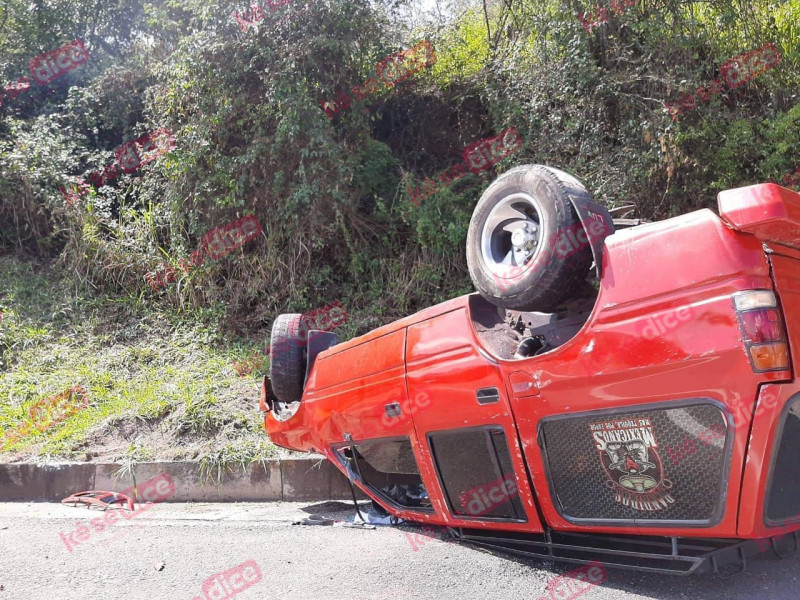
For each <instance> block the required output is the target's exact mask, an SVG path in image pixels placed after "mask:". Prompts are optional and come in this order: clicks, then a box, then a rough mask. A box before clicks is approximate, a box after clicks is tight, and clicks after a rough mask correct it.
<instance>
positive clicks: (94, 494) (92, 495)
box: [61, 490, 134, 510]
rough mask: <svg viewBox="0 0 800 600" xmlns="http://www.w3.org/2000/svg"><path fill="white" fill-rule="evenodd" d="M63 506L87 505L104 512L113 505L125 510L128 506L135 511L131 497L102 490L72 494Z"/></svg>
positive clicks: (63, 502)
mask: <svg viewBox="0 0 800 600" xmlns="http://www.w3.org/2000/svg"><path fill="white" fill-rule="evenodd" d="M61 504H72V506H73V507H74V506H78V504H85V505H86V507H87V508H90V509H91V508H92V506H97V507H100V508H102V509H103V510H107V509H108V507H109V506H113V505H119V507H120V508H123V509H124V507H125V504H127V505H128V508H129V509H130V510H134V508H133V500H131V499H130V497H128V496H126V495H125V494H119V493H117V492H105V491H102V490H91V491H88V492H78V493H77V494H72V495H71V496H67V497H66V498H64V499H63V500H62V501H61Z"/></svg>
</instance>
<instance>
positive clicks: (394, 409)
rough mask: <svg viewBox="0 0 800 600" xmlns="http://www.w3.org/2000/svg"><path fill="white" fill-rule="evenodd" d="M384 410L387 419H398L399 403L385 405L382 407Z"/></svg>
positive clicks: (400, 411)
mask: <svg viewBox="0 0 800 600" xmlns="http://www.w3.org/2000/svg"><path fill="white" fill-rule="evenodd" d="M384 409H385V410H386V416H387V417H399V416H400V415H401V414H402V412H403V411H402V410H400V403H399V402H392V403H391V404H387V405H386V406H384Z"/></svg>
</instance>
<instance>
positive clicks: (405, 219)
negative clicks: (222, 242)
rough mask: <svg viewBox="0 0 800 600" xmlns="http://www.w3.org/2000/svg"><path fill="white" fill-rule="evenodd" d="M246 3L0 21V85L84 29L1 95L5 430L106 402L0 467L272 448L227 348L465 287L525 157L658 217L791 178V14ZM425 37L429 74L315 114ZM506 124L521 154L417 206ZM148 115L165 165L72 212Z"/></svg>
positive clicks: (723, 9)
mask: <svg viewBox="0 0 800 600" xmlns="http://www.w3.org/2000/svg"><path fill="white" fill-rule="evenodd" d="M248 4H249V2H245V1H243V2H241V3H236V4H228V3H219V2H217V1H216V0H130V1H126V2H116V3H114V2H110V3H99V4H98V5H97V6H96V9H95V11H87V10H85V3H83V2H81V1H80V0H38V1H35V2H33V3H32V4H31V3H24V2H22V1H21V0H9V1H8V2H6V3H5V4H4V5H2V6H0V56H2V57H3V58H2V59H0V79H1V80H2V81H3V82H8V83H10V82H17V81H19V79H20V77H22V76H24V75H29V73H28V63H29V61H30V60H31V59H32V58H34V57H36V56H38V55H40V54H42V53H44V52H46V51H49V50H53V49H56V48H59V47H60V46H63V45H64V44H66V43H68V42H70V41H72V40H73V39H82V40H84V42H85V44H86V47H87V48H88V49H89V52H90V55H91V56H90V59H89V60H88V62H86V63H85V64H83V65H81V66H79V67H77V68H75V69H73V70H71V71H69V72H68V73H65V74H63V75H61V76H60V77H58V78H57V79H54V80H53V81H52V82H50V83H49V84H48V85H39V84H36V83H33V84H32V86H31V88H30V89H29V90H27V91H24V92H21V93H19V95H18V96H17V97H16V98H11V97H10V96H9V95H8V94H6V95H4V96H3V101H4V103H3V105H2V106H1V107H0V117H2V120H0V253H2V254H6V255H9V257H7V258H5V259H2V261H1V262H0V275H2V277H0V310H2V311H3V314H4V318H3V320H2V322H0V426H2V427H4V428H5V427H10V426H14V425H15V424H16V423H18V422H20V420H21V419H24V418H25V417H24V414H25V410H26V407H27V406H28V405H30V404H31V403H33V402H35V401H37V400H40V399H42V398H46V397H48V396H52V395H55V394H58V393H60V392H63V391H64V390H65V389H68V388H69V387H71V386H73V385H82V386H84V387H85V388H86V389H87V390H88V391H90V394H91V398H92V400H91V404H90V407H89V408H88V409H87V410H84V411H81V412H80V413H78V414H75V415H73V416H71V417H69V418H68V419H67V420H66V421H65V422H63V423H60V424H59V425H58V427H55V428H54V429H53V430H48V431H47V432H44V433H42V434H41V435H38V436H36V437H33V438H31V439H30V440H27V441H20V442H18V443H17V445H15V446H14V447H12V448H11V449H10V452H11V454H13V453H15V452H17V453H22V454H24V453H29V454H31V455H37V456H45V455H52V456H68V457H79V456H80V455H81V453H82V452H83V453H87V452H88V453H91V452H94V451H96V450H97V449H98V448H102V449H103V450H102V451H101V453H103V454H104V455H105V456H109V457H115V458H116V457H123V458H125V457H127V458H128V459H130V457H134V458H135V459H144V458H151V457H161V458H165V457H172V456H193V457H196V458H198V459H204V460H206V461H207V462H206V464H208V465H209V467H208V469H209V472H210V471H212V470H213V469H214V468H215V465H221V464H228V463H241V462H243V461H245V460H248V459H249V458H250V457H259V458H260V457H263V456H266V455H268V454H269V453H270V452H274V451H275V450H274V449H273V448H271V447H270V446H269V445H268V443H267V442H266V439H265V437H264V436H263V433H261V432H260V431H259V423H258V421H259V419H258V416H259V414H258V413H257V412H255V411H254V408H255V401H256V394H257V374H258V373H257V372H253V373H252V374H251V375H248V376H247V377H246V378H245V379H241V378H239V377H238V376H237V374H236V372H235V370H234V369H233V365H232V361H233V360H234V359H240V360H241V359H243V358H244V357H246V356H248V355H250V353H251V352H252V351H256V352H257V351H258V350H259V349H260V348H263V343H264V340H265V339H266V337H267V335H268V331H269V327H270V325H271V322H272V319H273V318H274V316H275V315H276V314H278V313H281V312H302V311H304V310H310V309H314V308H316V307H320V306H324V305H326V304H328V303H330V302H333V301H336V300H339V301H341V302H342V303H343V304H344V305H345V307H346V308H347V310H348V313H349V315H350V320H349V321H348V323H347V325H346V326H345V327H344V328H343V331H342V332H341V333H343V335H344V337H348V336H351V335H355V334H360V333H363V332H365V331H367V330H369V329H371V328H373V327H375V326H377V325H380V324H382V323H385V322H387V321H390V320H392V319H394V318H397V317H399V316H403V315H406V314H409V313H411V312H413V311H415V310H418V309H420V308H422V307H425V306H428V305H430V304H432V303H435V302H439V301H441V300H444V299H446V298H449V297H452V296H454V295H457V294H461V293H465V292H468V291H470V290H471V288H472V286H471V284H470V282H469V277H468V275H467V270H466V261H465V256H464V251H463V246H464V242H465V239H466V228H467V224H468V221H469V217H470V215H471V212H472V209H473V207H474V205H475V202H476V201H477V198H478V197H479V195H480V193H481V191H482V189H483V188H485V187H486V185H488V183H489V182H490V181H491V180H492V179H493V178H494V177H495V176H496V175H497V174H498V173H499V172H502V171H503V170H505V169H507V168H509V167H511V166H514V165H517V164H524V163H533V162H538V163H546V164H551V165H554V166H558V167H560V168H564V169H566V170H568V171H571V172H573V173H574V174H576V175H577V176H578V177H579V178H581V179H582V180H583V181H584V182H585V183H586V184H587V186H588V187H589V189H590V190H591V191H592V192H593V193H594V194H595V196H596V198H597V199H599V200H600V201H601V202H604V203H606V204H607V205H609V206H615V205H618V204H622V203H633V204H635V205H636V207H637V212H638V216H640V217H643V218H648V219H659V218H664V217H667V216H670V215H674V214H678V213H682V212H686V211H689V210H694V209H697V208H701V207H713V206H714V203H715V197H716V193H717V192H719V191H720V190H721V189H724V188H729V187H736V186H741V185H748V184H752V183H757V182H761V181H767V180H774V181H781V179H782V178H783V177H784V175H785V174H787V173H790V172H792V171H794V170H795V169H796V167H797V166H798V164H799V163H800V152H798V149H800V108H798V106H800V103H798V99H797V89H798V83H800V54H799V53H798V26H797V17H798V15H800V0H771V1H769V2H768V1H766V0H755V1H747V2H745V1H744V0H711V1H704V2H691V1H688V2H687V1H685V0H663V1H660V2H654V1H652V0H638V2H636V3H635V4H634V5H632V6H627V5H629V4H630V3H628V2H626V3H624V4H625V5H626V7H625V9H624V10H620V11H618V13H619V14H615V13H614V11H613V10H611V9H609V19H608V20H607V22H605V23H603V24H600V25H596V26H594V27H592V28H591V32H590V33H587V32H586V30H585V29H584V27H583V26H582V25H581V23H580V21H579V19H578V17H577V15H578V13H579V12H586V11H592V12H594V11H595V7H596V6H597V5H598V4H599V5H601V6H611V5H610V4H607V3H605V2H601V1H599V0H598V1H594V0H592V1H591V2H586V3H581V2H578V1H577V0H541V1H539V0H536V1H534V0H524V1H522V2H506V1H503V0H487V2H485V3H484V2H482V1H481V2H477V1H476V0H457V1H453V2H442V5H447V6H450V7H451V8H452V11H451V12H450V13H449V14H450V15H451V16H450V17H447V18H445V19H444V21H442V22H438V21H436V20H434V21H429V22H427V21H420V22H414V23H409V22H408V21H407V20H406V19H404V18H403V17H402V15H403V14H404V13H403V10H404V9H405V8H406V7H408V6H410V5H412V4H414V3H412V2H410V0H383V1H379V2H367V1H366V0H353V1H347V2H341V1H339V0H318V1H314V2H310V1H308V0H293V1H292V2H291V3H289V4H288V5H287V6H284V7H282V8H281V9H280V10H278V11H276V12H274V13H270V12H269V11H267V14H266V18H265V19H264V20H263V21H260V22H259V23H258V24H257V25H255V26H253V27H250V28H248V29H247V30H246V31H242V30H241V29H240V27H239V25H238V24H237V22H236V20H235V19H234V16H233V13H234V11H235V10H239V11H240V12H242V11H244V10H245V9H246V8H247V5H248ZM617 4H618V5H619V3H617ZM425 39H427V40H430V41H431V42H432V43H433V45H434V47H435V48H436V53H437V61H436V63H435V64H434V65H433V66H432V67H430V68H428V69H425V70H424V71H423V72H421V73H418V74H416V75H414V76H413V77H410V78H409V79H407V80H405V81H403V82H401V83H399V84H398V85H395V86H391V87H387V86H383V87H381V88H380V89H379V90H378V91H376V92H374V93H372V94H370V95H369V96H367V97H366V98H365V99H362V100H358V99H354V101H353V106H351V107H349V108H348V109H346V110H342V111H341V112H339V113H337V114H336V116H335V117H334V118H333V119H329V118H328V116H326V114H325V113H324V112H323V110H322V107H321V106H320V102H321V101H324V100H328V99H330V98H333V97H335V96H336V95H337V94H338V93H340V92H349V91H350V90H352V89H353V88H354V87H355V86H357V85H362V84H363V83H364V82H365V81H367V80H368V79H369V78H373V77H375V76H376V72H375V66H376V65H377V64H378V63H379V62H380V61H381V59H382V58H384V57H385V56H387V55H389V54H392V53H394V52H397V51H398V50H401V49H403V48H408V47H410V46H412V45H414V44H416V43H418V42H420V41H421V40H425ZM767 43H774V44H775V45H776V46H777V48H778V49H779V51H780V53H781V61H780V63H779V64H778V65H776V66H775V67H774V68H770V69H769V70H766V71H765V72H763V73H761V74H759V75H758V76H757V77H755V78H753V79H752V80H751V81H748V82H747V83H746V84H744V85H742V86H741V87H737V88H735V89H731V88H730V87H727V86H723V90H722V92H721V93H719V94H715V95H713V96H712V97H711V98H710V99H709V100H708V101H706V102H700V101H698V103H697V106H696V107H695V108H693V109H692V110H688V111H686V113H685V114H683V115H681V116H679V117H678V118H677V120H675V121H673V119H672V118H671V117H670V115H669V114H668V113H667V110H666V109H665V107H664V102H665V101H669V102H672V103H675V102H679V101H680V98H681V95H682V94H684V93H686V94H695V92H696V90H698V88H700V87H702V86H706V85H708V83H709V82H711V81H712V80H714V79H718V78H720V76H721V73H720V67H721V66H722V65H723V64H724V63H725V61H727V60H728V59H730V58H732V57H734V56H737V55H740V54H742V53H745V52H747V51H749V50H752V49H755V48H759V47H761V46H763V45H764V44H767ZM695 97H697V96H696V94H695ZM507 127H515V128H516V129H517V130H518V131H519V133H520V135H521V137H522V139H523V142H524V146H523V148H522V149H521V150H520V151H518V152H515V153H514V154H512V155H511V156H509V157H508V158H506V159H504V160H503V161H501V163H500V164H498V165H496V166H495V167H494V169H493V170H492V171H487V172H483V173H480V174H470V175H467V176H466V177H463V178H461V179H459V180H458V181H456V182H454V183H453V184H452V185H443V186H440V187H439V189H438V190H437V191H436V193H435V194H433V195H431V196H430V197H427V198H425V199H424V201H422V202H421V204H420V206H419V207H417V206H415V205H414V204H413V203H412V202H411V201H410V198H409V197H408V192H407V189H409V188H412V187H416V186H417V185H419V184H420V182H421V181H422V180H423V179H424V178H425V177H432V176H434V175H435V174H437V173H440V172H442V171H443V170H445V169H448V168H449V167H451V166H452V165H454V164H456V163H458V162H460V161H461V160H462V157H461V150H462V149H463V148H464V147H465V146H467V145H469V144H471V143H473V142H475V141H477V140H480V139H482V138H485V137H489V136H491V135H493V134H495V133H498V132H499V131H502V130H503V129H505V128H507ZM160 128H167V129H168V130H170V131H171V132H172V134H173V135H174V138H175V142H176V146H175V149H174V150H173V151H171V152H169V153H168V154H166V155H164V156H161V157H160V158H158V159H157V160H154V161H153V162H151V163H149V164H147V165H146V166H143V167H142V168H141V169H139V170H137V171H134V172H131V173H124V174H121V175H120V176H119V177H118V178H116V179H114V180H113V181H111V182H109V183H108V184H107V185H105V186H102V187H100V188H93V189H91V191H90V192H89V193H88V194H87V195H86V196H85V197H83V198H81V199H80V200H79V201H78V202H75V203H74V204H72V205H70V204H69V203H67V202H66V201H65V198H64V196H63V195H62V194H61V193H60V192H59V187H61V186H66V185H68V184H69V183H70V182H75V181H76V179H77V178H79V177H82V178H88V176H89V174H90V173H91V172H93V171H102V170H103V168H104V167H105V166H106V165H110V164H112V163H113V162H114V160H115V156H114V150H115V148H118V147H120V145H121V144H123V143H125V142H128V141H130V140H133V139H136V138H140V137H141V136H143V135H145V134H147V133H149V132H153V131H156V130H158V129H160ZM250 213H252V214H255V216H256V217H257V218H258V219H259V221H260V223H261V225H262V227H263V230H264V233H263V235H262V236H261V237H260V238H259V239H257V240H255V241H251V242H249V243H248V244H246V245H245V246H244V247H242V248H238V249H237V250H236V251H234V252H232V253H231V254H230V255H228V256H225V257H224V258H222V259H219V260H207V261H205V262H204V263H203V264H202V265H201V266H199V267H197V268H192V269H184V270H181V269H180V266H179V265H180V264H181V262H182V261H186V260H188V258H189V256H190V254H191V253H192V252H193V251H195V250H196V249H198V248H199V247H200V239H201V237H202V235H203V234H204V233H205V232H207V231H209V230H211V229H213V228H215V227H218V226H220V225H224V224H226V223H229V222H232V221H234V220H236V219H237V218H240V217H242V216H244V215H246V214H250ZM11 256H13V258H11ZM164 264H167V265H172V266H173V267H175V268H176V271H175V272H176V274H177V276H176V280H175V281H174V282H171V283H169V284H168V285H166V286H164V287H162V288H160V289H158V290H152V289H151V288H150V287H149V286H148V285H147V284H146V282H145V275H146V274H147V273H149V272H152V271H155V270H157V269H158V268H160V267H159V265H164ZM184 264H185V263H184ZM259 369H260V370H262V371H263V368H262V367H261V366H260V367H259ZM256 371H258V369H257V370H256ZM245 399H246V400H245ZM156 430H158V431H165V432H166V433H164V434H163V435H162V434H159V435H162V437H161V438H159V440H160V443H161V445H159V443H157V440H156V438H155V437H154V436H155V434H154V433H148V432H154V431H156ZM208 461H211V462H208Z"/></svg>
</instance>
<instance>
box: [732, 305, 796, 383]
mask: <svg viewBox="0 0 800 600" xmlns="http://www.w3.org/2000/svg"><path fill="white" fill-rule="evenodd" d="M733 305H734V307H735V308H736V314H737V315H738V317H739V329H740V330H741V332H742V341H743V342H744V345H745V348H746V349H747V355H748V356H749V357H750V364H751V365H752V367H753V370H754V371H757V372H763V371H783V370H786V369H788V368H789V345H788V343H787V342H786V327H785V325H784V323H783V316H782V315H781V311H780V309H779V308H778V301H777V299H776V298H775V294H774V293H773V292H772V291H770V290H748V291H746V292H736V293H735V294H733Z"/></svg>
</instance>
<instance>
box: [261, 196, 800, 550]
mask: <svg viewBox="0 0 800 600" xmlns="http://www.w3.org/2000/svg"><path fill="white" fill-rule="evenodd" d="M719 205H720V211H719V212H720V216H717V215H716V214H715V213H714V212H712V211H710V210H707V209H704V210H699V211H696V212H693V213H690V214H686V215H683V216H679V217H675V218H671V219H668V220H664V221H660V222H657V223H651V224H646V225H641V226H637V227H634V228H631V229H627V230H622V231H619V232H617V233H616V234H614V235H612V236H610V237H608V238H606V240H605V245H604V248H603V253H602V277H601V279H600V282H599V283H600V288H599V292H598V294H597V299H596V302H595V305H594V308H593V310H592V312H591V314H590V315H589V317H588V319H587V320H586V322H585V323H584V324H583V326H582V327H581V328H580V330H579V331H578V332H577V334H575V335H574V336H573V337H572V338H571V339H569V340H568V341H566V342H565V343H563V344H562V345H560V346H559V347H557V348H555V349H554V350H552V351H549V352H546V353H544V354H541V355H537V356H533V357H530V358H525V359H507V358H503V357H500V356H497V355H496V353H495V352H494V351H493V348H492V347H491V346H490V345H487V344H486V343H485V338H484V336H482V335H481V334H480V332H479V329H480V327H479V325H478V324H479V323H480V320H481V318H480V316H479V315H477V314H476V311H478V307H479V306H480V303H479V300H480V298H479V297H478V296H477V295H469V296H462V297H459V298H455V299H453V300H450V301H448V302H444V303H442V304H439V305H437V306H433V307H431V308H428V309H426V310H423V311H421V312H419V313H417V314H415V315H412V316H410V317H407V318H404V319H401V320H399V321H397V322H394V323H391V324H389V325H386V326H384V327H381V328H379V329H376V330H374V331H372V332H370V333H368V334H367V335H363V336H361V337H358V338H355V339H352V340H350V341H348V342H345V343H342V344H338V345H336V346H333V347H332V348H330V349H327V350H325V351H324V352H322V353H320V354H319V355H318V356H317V357H316V360H315V361H314V363H313V366H312V368H311V369H310V371H309V375H308V379H307V382H306V386H305V391H304V393H303V399H302V402H300V405H299V407H298V409H297V411H296V412H295V413H294V414H293V416H291V417H290V418H287V419H285V420H281V419H279V418H277V417H276V415H275V414H274V413H272V412H269V411H268V410H267V409H268V404H269V400H268V398H267V393H266V392H264V393H263V394H262V410H264V411H265V412H267V414H266V417H265V428H266V430H267V432H268V434H269V436H270V438H271V439H272V441H273V442H275V443H276V444H278V445H279V446H283V447H285V448H290V449H294V450H299V451H308V452H318V453H321V454H324V455H325V456H326V457H328V458H329V459H330V460H331V461H332V462H333V463H334V464H335V465H336V466H337V467H338V468H339V469H341V470H342V472H344V473H345V474H346V475H348V476H349V477H350V479H351V481H354V483H355V484H356V485H357V486H358V487H359V488H360V489H362V490H363V491H364V492H365V493H366V494H368V495H369V496H370V497H371V498H373V499H374V500H375V501H377V502H378V503H380V504H381V505H382V506H383V507H384V508H386V509H387V510H388V511H389V512H390V513H392V514H394V515H396V516H398V517H402V518H404V519H408V520H413V521H418V522H424V523H431V524H440V525H445V526H448V527H451V528H469V529H470V530H475V531H479V530H491V531H493V532H500V531H502V532H519V533H526V534H544V533H546V532H548V531H556V532H587V533H592V534H604V535H638V534H641V535H647V536H665V537H673V538H676V537H678V536H679V537H681V538H692V537H697V538H700V537H702V538H732V539H738V540H741V539H758V538H768V537H771V536H775V535H776V533H779V532H781V533H782V532H785V531H786V530H795V529H798V528H800V523H798V519H797V518H794V515H795V514H797V513H800V479H798V478H797V477H796V475H800V464H799V465H797V466H795V465H794V464H793V463H795V462H796V463H800V461H797V460H795V461H792V460H789V459H788V458H787V454H786V453H790V454H791V452H793V450H794V449H797V448H800V431H796V428H795V413H798V414H800V381H798V380H797V378H796V377H795V373H796V372H797V368H798V360H799V359H798V356H800V194H797V193H794V192H792V191H790V190H787V189H785V188H781V187H779V186H777V185H775V184H763V185H758V186H751V187H747V188H740V189H736V190H729V191H725V192H723V193H721V194H720V196H719ZM754 290H762V291H763V290H766V291H771V292H773V293H774V294H775V296H776V297H777V300H778V306H777V307H776V308H775V309H773V310H772V311H769V310H766V311H762V313H761V314H760V316H759V317H758V319H756V318H755V317H754V315H753V314H750V315H749V317H748V315H746V314H744V312H743V311H742V310H741V308H742V307H738V309H737V306H738V305H737V304H736V300H735V299H734V297H735V295H737V294H739V293H741V292H748V291H754ZM776 315H777V321H776ZM748 319H749V320H748ZM764 319H766V321H765V320H764ZM781 319H782V320H783V324H782V323H780V320H781ZM753 323H755V326H756V327H762V326H763V327H762V329H763V328H765V330H766V331H767V334H768V335H767V337H766V338H764V337H763V336H762V338H759V339H754V338H753V339H751V338H750V337H749V336H750V334H751V333H752V331H751V329H752V326H753ZM770 327H771V328H772V329H770ZM783 327H785V329H783ZM759 332H760V333H763V331H762V330H759ZM781 338H783V339H781ZM755 342H766V345H765V346H764V347H762V346H759V348H760V349H758V348H755V347H753V348H751V346H753V343H755ZM764 348H766V349H764ZM787 353H788V355H787ZM764 366H767V367H768V368H769V370H767V369H763V368H759V367H764ZM265 387H266V386H265ZM789 436H795V437H792V438H791V439H790V438H789ZM381 443H383V444H384V446H385V447H389V446H391V447H392V448H395V447H399V446H397V444H409V445H410V450H411V451H413V459H414V462H415V465H412V466H411V468H405V469H399V470H400V471H402V472H404V473H406V474H408V475H409V476H410V475H411V474H413V472H414V471H415V468H416V470H417V471H418V474H419V478H420V479H421V483H422V485H423V486H424V490H425V493H426V494H427V498H428V500H429V504H428V505H426V506H424V507H414V506H404V505H402V503H400V504H398V503H397V502H396V501H395V500H396V498H395V499H392V498H389V497H387V495H386V493H384V492H382V491H381V490H380V487H379V484H377V483H370V481H369V480H370V477H372V478H373V479H374V475H364V474H363V473H361V472H360V471H357V472H354V470H353V468H352V466H351V465H350V463H349V462H348V460H347V459H346V458H344V455H345V454H346V453H347V452H351V453H352V447H355V448H356V449H358V448H360V447H361V446H362V445H363V447H364V448H365V452H366V451H367V449H368V448H369V447H372V448H375V447H377V446H375V444H379V445H380V444H381ZM393 444H394V445H393ZM781 444H783V445H784V446H785V448H784V449H783V454H781V452H780V451H779V446H781ZM404 447H405V446H404ZM343 451H344V452H343ZM390 454H391V453H390ZM459 455H463V457H462V458H463V460H462V461H461V462H459V460H460V458H459ZM365 456H366V454H365ZM391 456H395V457H396V456H397V454H396V453H395V454H391ZM404 460H408V458H407V457H406V459H404ZM380 462H381V461H380V460H377V463H380ZM384 462H385V461H384ZM373 466H375V465H373ZM362 468H363V467H362ZM376 468H377V467H376ZM395 470H398V469H395ZM378 471H380V469H379V468H378ZM467 471H468V472H467ZM376 472H377V471H376ZM370 473H372V471H370ZM511 482H513V483H511ZM771 486H777V487H779V488H780V490H777V488H776V491H775V492H774V494H773V497H774V498H778V496H780V498H778V499H773V501H772V502H773V506H772V507H771V508H770V507H769V506H768V503H769V502H768V499H769V498H770V493H771ZM790 488H791V489H790ZM512 501H513V502H512ZM470 503H471V504H470ZM498 503H501V504H503V505H504V506H506V508H497V507H498V506H500V504H498ZM509 504H513V505H514V506H512V507H511V508H508V505H509ZM481 507H482V508H481Z"/></svg>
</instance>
